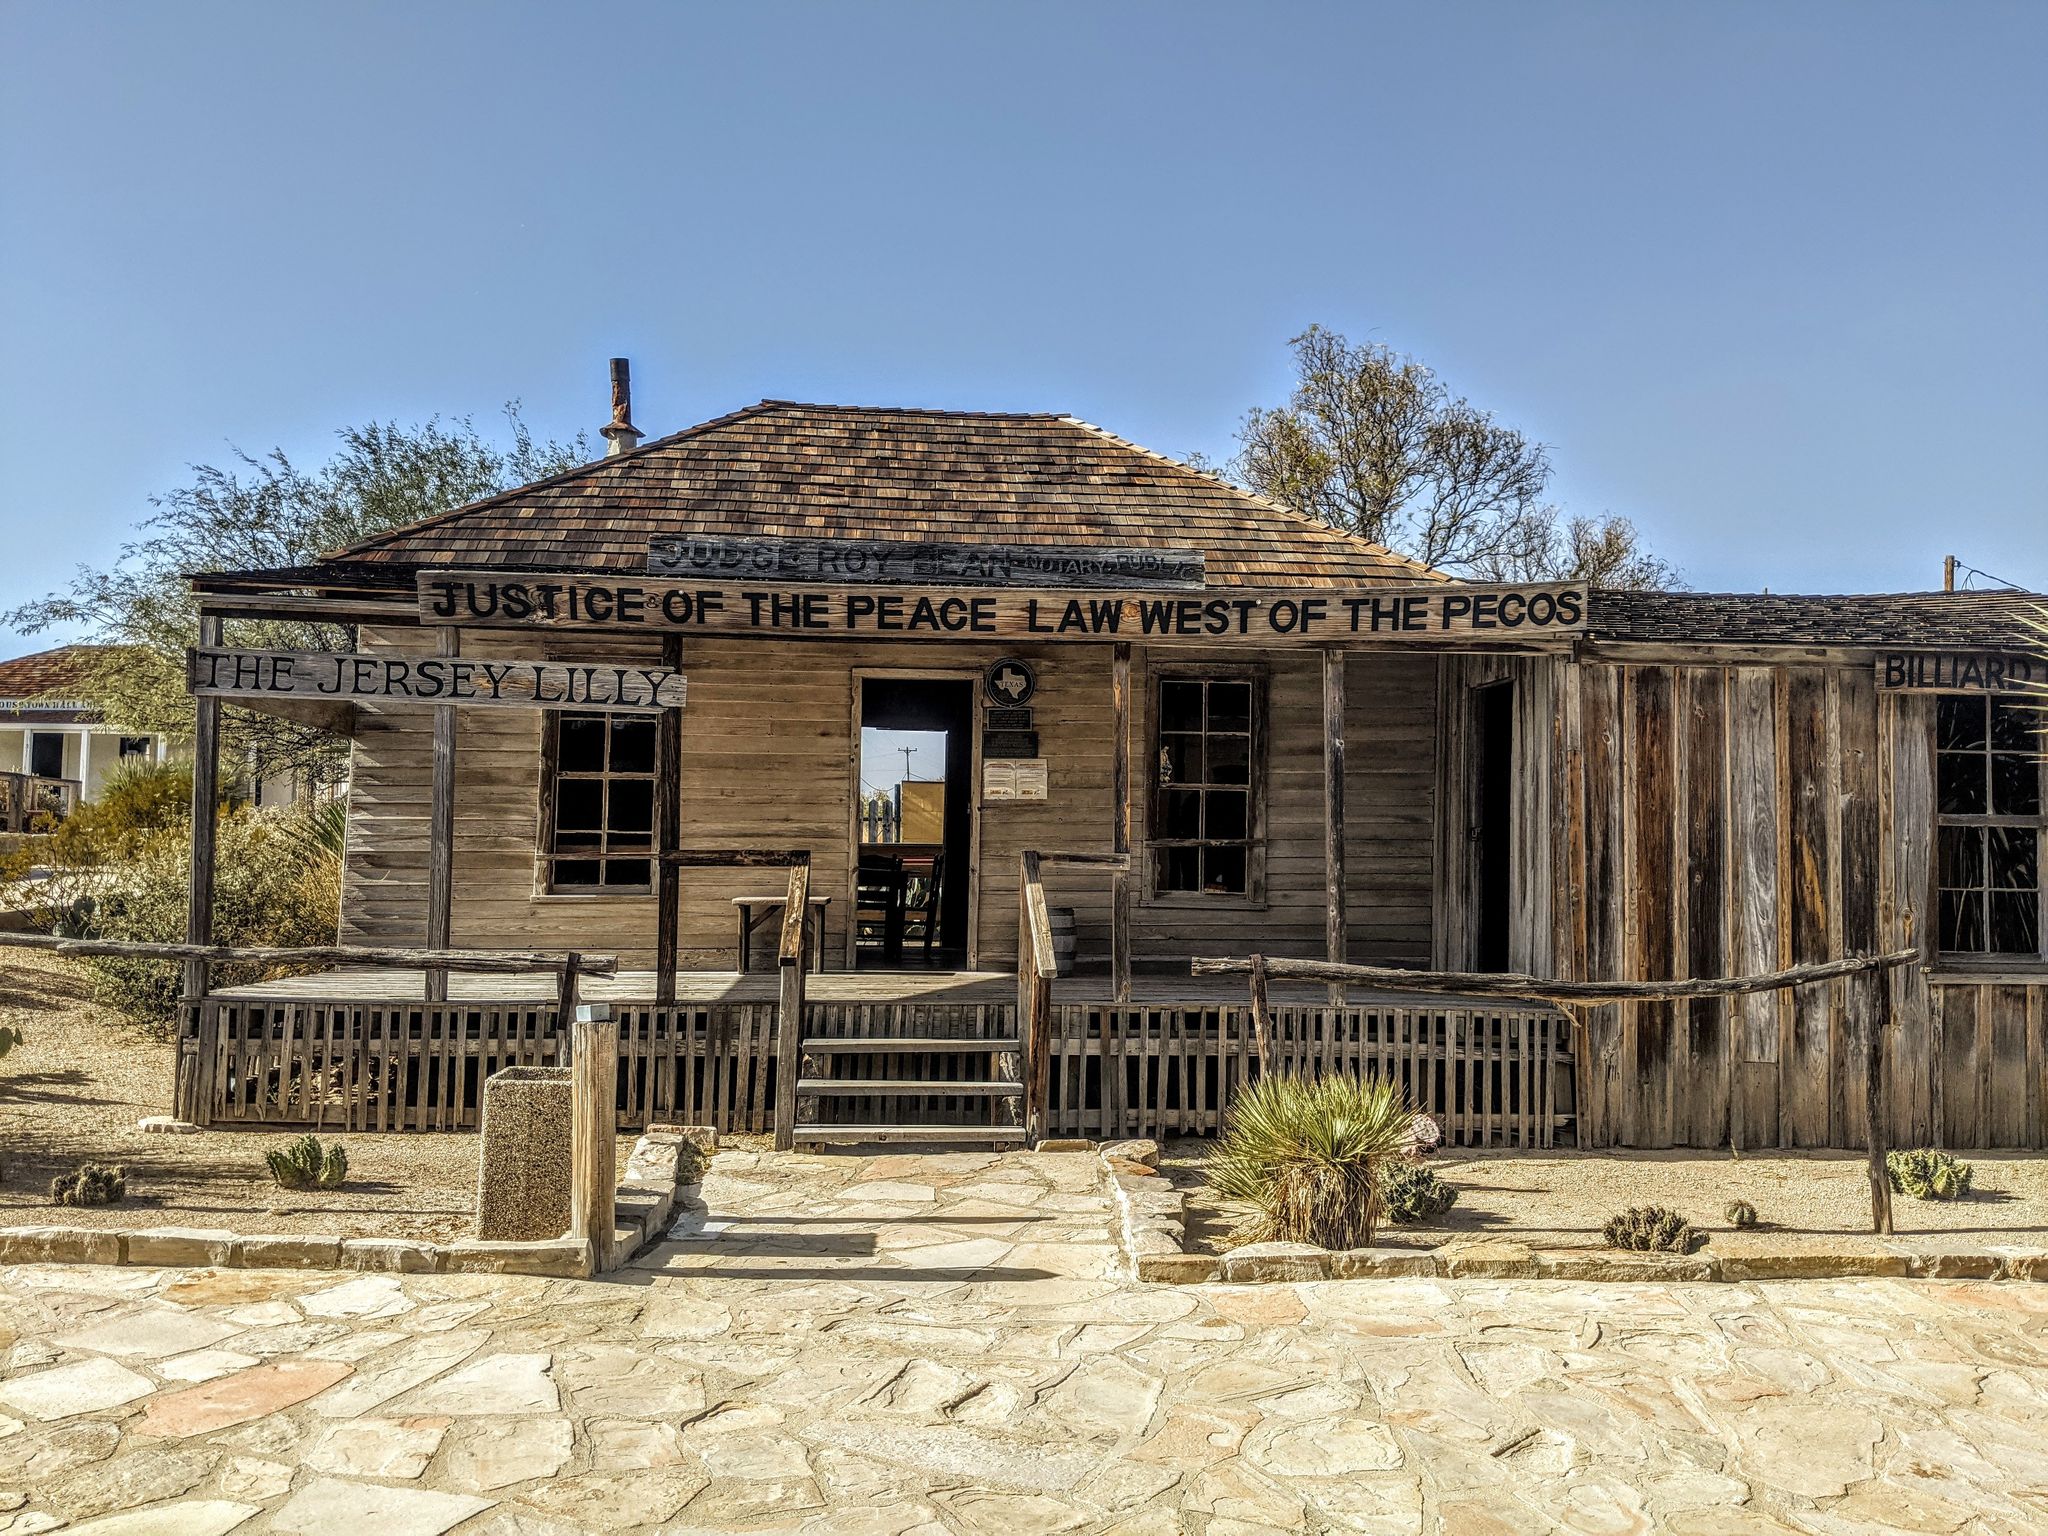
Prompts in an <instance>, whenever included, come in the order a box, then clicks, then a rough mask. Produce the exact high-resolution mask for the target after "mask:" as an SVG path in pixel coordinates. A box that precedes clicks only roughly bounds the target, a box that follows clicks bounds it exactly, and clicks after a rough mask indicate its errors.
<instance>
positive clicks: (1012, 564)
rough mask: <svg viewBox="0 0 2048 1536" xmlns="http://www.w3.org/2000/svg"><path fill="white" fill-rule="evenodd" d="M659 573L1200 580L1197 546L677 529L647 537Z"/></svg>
mask: <svg viewBox="0 0 2048 1536" xmlns="http://www.w3.org/2000/svg"><path fill="white" fill-rule="evenodd" d="M647 569H648V572H649V573H650V574H652V575H655V576H683V577H690V578H694V579H696V580H699V581H773V582H795V581H803V582H811V581H823V582H836V583H839V584H841V585H859V586H872V585H877V584H882V583H887V584H890V585H901V584H904V583H909V584H911V585H914V586H926V587H1089V588H1096V589H1102V588H1107V589H1109V590H1112V591H1114V590H1117V589H1119V588H1132V587H1141V588H1142V587H1168V588H1171V587H1200V586H1201V585H1202V583H1203V581H1204V580H1205V579H1206V577H1207V574H1208V557H1207V556H1206V555H1204V554H1203V553H1202V552H1201V551H1200V550H1198V549H1112V548H1107V547H1103V546H1091V545H1065V544H937V543H910V542H906V541H901V540H891V539H803V538H789V539H770V538H762V539H734V538H720V537H718V536H716V535H694V534H678V535H673V536H664V537H662V538H657V539H651V540H649V541H648V545H647Z"/></svg>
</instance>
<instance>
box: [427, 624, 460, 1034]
mask: <svg viewBox="0 0 2048 1536" xmlns="http://www.w3.org/2000/svg"><path fill="white" fill-rule="evenodd" d="M439 640H440V644H439V646H438V647H437V650H438V652H439V654H440V655H442V656H455V655H457V654H459V653H460V651H461V649H462V631H461V630H459V629H455V628H452V627H451V628H447V629H443V630H442V631H440V634H439ZM455 731H456V716H455V706H454V705H453V704H437V705H435V706H434V767H433V789H432V799H431V801H430V802H429V809H428V814H427V948H429V949H446V948H447V947H448V943H449V937H450V931H451V925H452V924H453V922H454V916H455ZM427 1001H428V1002H430V1003H445V1002H447V1001H448V973H447V972H446V971H444V970H442V969H440V968H439V967H438V966H436V967H432V968H429V970H428V971H427Z"/></svg>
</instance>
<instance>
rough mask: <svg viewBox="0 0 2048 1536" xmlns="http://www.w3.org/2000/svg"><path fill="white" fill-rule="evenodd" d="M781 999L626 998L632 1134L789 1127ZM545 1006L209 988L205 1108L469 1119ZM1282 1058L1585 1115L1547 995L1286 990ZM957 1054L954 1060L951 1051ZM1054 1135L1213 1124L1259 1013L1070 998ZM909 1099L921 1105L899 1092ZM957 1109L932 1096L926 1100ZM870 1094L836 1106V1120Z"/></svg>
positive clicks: (948, 1012)
mask: <svg viewBox="0 0 2048 1536" xmlns="http://www.w3.org/2000/svg"><path fill="white" fill-rule="evenodd" d="M778 1012H779V1009H778V1005H777V1004H775V1003H771V1002H759V1003H701V1004H658V1005H657V1004H652V1003H648V1004H640V1003H625V1004H615V1005H614V1016H615V1017H616V1019H617V1021H618V1027H619V1073H618V1090H617V1108H618V1119H619V1127H620V1128H621V1129H622V1130H624V1129H637V1128H639V1127H642V1126H644V1125H646V1124H648V1123H649V1122H652V1121H665V1120H678V1121H686V1122H689V1123H692V1124H699V1125H712V1126H716V1127H717V1128H718V1129H720V1130H722V1131H728V1132H756V1133H765V1132H771V1131H773V1130H774V1129H775V1128H776V1123H777V1086H778V1080H779V1078H780V1075H781V1074H780V1073H779V1071H778V1063H777V1057H778V1054H779V1051H778V1045H779V1041H778ZM558 1017H559V1015H558V1013H557V1011H556V1009H555V1008H554V1007H553V1006H551V1005H549V1004H546V1003H428V1002H424V1001H422V1002H389V1001H380V1002H357V1003H350V1002H344V1001H337V1002H325V1001H321V1002H308V1001H304V1000H299V999H288V998H268V999H266V998H260V997H246V996H236V997H233V998H213V999H208V1000H207V1001H206V1002H203V1003H200V1004H196V1005H192V1006H191V1007H190V1008H189V1009H188V1023H187V1032H186V1033H187V1040H188V1041H189V1042H190V1048H191V1049H192V1050H193V1052H194V1053H195V1055H199V1054H202V1047H201V1042H202V1041H204V1042H206V1044H205V1046H204V1048H203V1061H202V1062H201V1063H200V1066H201V1070H200V1071H199V1072H198V1073H196V1074H195V1078H196V1080H197V1081H198V1083H199V1084H200V1088H201V1092H200V1097H201V1099H202V1100H203V1102H202V1103H201V1104H199V1105H195V1106H194V1108H195V1111H196V1112H195V1113H194V1114H193V1115H192V1116H191V1118H194V1119H197V1120H200V1121H201V1122H202V1123H210V1124H230V1125H249V1126H256V1125H263V1126H305V1127H309V1128H313V1129H320V1128H328V1129H333V1130H349V1131H434V1130H451V1131H459V1130H469V1129H473V1128H474V1127H475V1126H476V1124H477V1120H478V1115H479V1113H480V1109H481V1103H482V1099H481V1094H482V1085H483V1080H484V1079H485V1078H486V1077H488V1076H489V1075H490V1074H491V1073H492V1072H495V1071H499V1070H501V1069H502V1068H504V1067H509V1066H545V1065H559V1064H561V1063H562V1062H564V1061H565V1060H566V1055H567V1053H566V1048H565V1046H564V1044H563V1035H562V1031H561V1030H560V1028H559V1026H558V1024H557V1019H558ZM804 1018H805V1031H806V1033H807V1034H808V1035H811V1036H813V1037H820V1038H831V1037H833V1036H845V1037H854V1038H865V1039H873V1038H876V1037H879V1036H885V1035H889V1036H895V1037H898V1038H906V1039H916V1040H920V1041H922V1040H933V1041H940V1040H944V1041H949V1042H950V1041H952V1040H961V1041H975V1040H992V1041H999V1040H1002V1039H1004V1038H1005V1037H1012V1038H1014V1035H1013V1030H1014V1023H1015V1015H1014V1013H1013V1012H1012V1010H1011V1008H1010V1006H1009V1005H1007V1004H1002V1003H840V1002H806V1003H805V1004H804ZM1268 1037H1269V1039H1268V1044H1269V1049H1270V1050H1271V1052H1272V1060H1273V1065H1274V1069H1275V1070H1281V1071H1292V1072H1299V1073H1310V1074H1315V1073H1323V1072H1355V1073H1362V1074H1365V1075H1368V1076H1377V1077H1386V1078H1390V1079H1392V1080H1394V1081H1397V1082H1399V1083H1400V1084H1401V1085H1402V1086H1403V1088H1404V1089H1406V1090H1407V1091H1408V1092H1409V1094H1410V1095H1411V1096H1412V1097H1413V1098H1414V1099H1415V1100H1416V1102H1417V1103H1418V1105H1419V1106H1420V1107H1421V1108H1424V1109H1426V1110H1428V1111H1430V1112H1431V1113H1433V1114H1436V1115H1439V1116H1441V1117H1442V1119H1443V1121H1444V1127H1445V1132H1446V1140H1447V1141H1448V1142H1449V1143H1451V1144H1452V1145H1457V1146H1521V1147H1531V1148H1543V1147H1549V1146H1553V1145H1555V1144H1556V1138H1557V1134H1558V1131H1559V1129H1560V1128H1561V1127H1564V1126H1567V1125H1569V1124H1571V1123H1572V1119H1573V1110H1574V1100H1573V1089H1572V1081H1571V1071H1572V1059H1571V1053H1570V1036H1569V1032H1568V1028H1567V1025H1566V1023H1565V1021H1564V1020H1563V1019H1562V1018H1561V1017H1559V1016H1558V1015H1556V1014H1552V1013H1549V1012H1545V1011H1542V1010H1528V1009H1515V1008H1496V1007H1485V1006H1478V1007H1460V1008H1444V1007H1423V1006H1412V1007H1411V1006H1407V1005H1400V1004H1396V1005H1374V1004H1352V1005H1348V1006H1342V1007H1338V1006H1331V1005H1326V1004H1316V1005H1282V1006H1280V1007H1277V1008H1274V1009H1273V1010H1272V1014H1271V1018H1270V1020H1269V1021H1268ZM949 1056H951V1052H949V1051H944V1050H940V1051H934V1052H933V1053H931V1056H930V1059H929V1060H928V1061H927V1060H925V1059H923V1058H921V1057H916V1056H913V1057H909V1058H904V1057H900V1056H897V1057H886V1058H885V1057H880V1056H878V1057H875V1058H874V1059H872V1060H870V1059H868V1058H866V1057H862V1058H861V1059H860V1060H858V1061H849V1062H847V1063H845V1070H846V1071H847V1072H848V1073H849V1074H850V1075H857V1076H860V1077H877V1078H879V1077H883V1076H887V1075H889V1074H891V1073H901V1074H905V1075H918V1076H925V1077H928V1076H930V1075H932V1072H933V1070H934V1069H933V1066H932V1064H933V1063H935V1062H939V1061H942V1060H944V1059H946V1058H948V1057H949ZM956 1059H957V1058H956ZM1042 1060H1043V1063H1044V1073H1045V1077H1044V1081H1045V1097H1044V1100H1043V1101H1042V1102H1043V1115H1044V1119H1043V1134H1046V1135H1052V1136H1100V1137H1105V1138H1117V1137H1125V1136H1156V1135H1204V1134H1210V1133H1213V1132H1214V1131H1215V1130H1216V1129H1217V1128H1218V1126H1219V1125H1220V1124H1221V1122H1222V1114H1223V1109H1224V1107H1225V1105H1226V1104H1228V1102H1229V1101H1230V1098H1231V1096H1232V1095H1233V1094H1235V1093H1236V1092H1237V1091H1238V1090H1239V1089H1240V1088H1241V1087H1242V1086H1243V1084H1245V1083H1246V1082H1248V1081H1249V1080H1250V1079H1251V1078H1252V1077H1254V1076H1256V1075H1257V1074H1258V1072H1259V1070H1260V1068H1259V1051H1258V1047H1257V1044H1256V1042H1255V1039H1254V1035H1253V1029H1252V1021H1251V1015H1250V1010H1249V1009H1248V1008H1245V1007H1240V1006H1237V1005H1224V1004H1216V1003H1204V1004H1179V1005H1163V1004H1143V1005H1131V1004H1122V1005H1119V1004H1115V1003H1106V1002H1105V1003H1090V1002H1072V1003H1056V1004H1054V1005H1053V1006H1052V1008H1051V1010H1050V1012H1049V1016H1048V1018H1047V1027H1046V1033H1045V1049H1044V1053H1043V1057H1042ZM898 1108H899V1109H906V1110H908V1109H911V1108H912V1106H907V1105H903V1104H901V1103H900V1101H899V1102H898ZM926 1108H927V1109H929V1110H930V1111H931V1113H932V1115H933V1117H934V1118H940V1117H942V1116H943V1115H944V1113H945V1110H944V1106H943V1105H942V1104H941V1103H940V1101H939V1100H938V1098H937V1097H936V1096H935V1097H934V1101H933V1103H932V1104H930V1105H928V1106H926ZM865 1113H867V1107H866V1106H864V1105H862V1104H860V1103H858V1102H856V1101H847V1102H843V1103H842V1102H838V1101H835V1102H834V1103H833V1105H832V1106H831V1109H830V1111H829V1117H830V1118H831V1119H841V1118H847V1119H848V1120H849V1123H851V1120H852V1119H858V1118H859V1117H861V1116H862V1115H864V1114H865Z"/></svg>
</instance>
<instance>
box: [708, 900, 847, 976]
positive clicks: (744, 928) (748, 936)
mask: <svg viewBox="0 0 2048 1536" xmlns="http://www.w3.org/2000/svg"><path fill="white" fill-rule="evenodd" d="M788 899H789V898H788V893H787V892H785V891H777V892H775V893H774V894H773V895H770V896H735V897H733V899H732V905H733V910H734V911H735V912H737V913H738V914H739V923H740V969H741V970H742V971H750V970H752V969H753V968H754V967H753V958H752V956H751V955H749V954H748V953H747V951H748V950H749V949H751V948H752V947H753V945H752V943H751V941H752V939H753V936H754V930H755V929H756V928H759V927H760V926H761V925H762V924H763V923H765V922H767V921H768V920H769V919H771V918H772V917H774V916H775V914H776V913H778V912H780V911H781V910H782V908H783V906H784V905H785V903H786V902H787V901H788ZM831 902H832V898H831V897H830V896H813V897H811V898H810V900H809V901H808V902H806V903H805V905H806V906H807V907H808V908H809V910H808V911H806V912H805V913H804V937H805V938H806V939H807V940H809V941H810V947H811V969H812V970H814V971H822V970H824V969H825V908H826V907H828V906H829V905H831ZM756 907H759V908H760V909H761V915H760V916H759V917H756V916H755V915H754V909H755V908H756Z"/></svg>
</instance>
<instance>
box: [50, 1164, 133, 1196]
mask: <svg viewBox="0 0 2048 1536" xmlns="http://www.w3.org/2000/svg"><path fill="white" fill-rule="evenodd" d="M127 1193H128V1175H127V1173H126V1171H125V1170H123V1169H120V1168H102V1167H101V1166H100V1165H99V1164H98V1163H80V1164H79V1165H78V1172H76V1173H60V1174H58V1175H57V1177H56V1178H54V1179H52V1180H50V1199H51V1201H52V1202H53V1203H55V1204H57V1205H119V1204H120V1203H121V1199H122V1197H123V1196H125V1195H126V1194H127Z"/></svg>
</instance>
